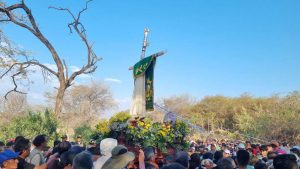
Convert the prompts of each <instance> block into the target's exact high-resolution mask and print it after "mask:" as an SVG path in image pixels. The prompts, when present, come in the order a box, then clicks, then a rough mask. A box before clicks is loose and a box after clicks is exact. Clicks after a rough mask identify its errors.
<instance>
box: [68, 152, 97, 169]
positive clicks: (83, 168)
mask: <svg viewBox="0 0 300 169" xmlns="http://www.w3.org/2000/svg"><path fill="white" fill-rule="evenodd" d="M72 167H73V169H92V168H93V160H92V155H91V154H90V153H88V152H87V151H83V152H81V153H79V154H77V155H76V156H75V158H74V159H73V166H72Z"/></svg>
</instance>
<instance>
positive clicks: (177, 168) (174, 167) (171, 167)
mask: <svg viewBox="0 0 300 169" xmlns="http://www.w3.org/2000/svg"><path fill="white" fill-rule="evenodd" d="M161 169H186V168H185V167H183V166H182V165H180V164H178V163H171V164H167V165H165V166H163V167H162V168H161Z"/></svg>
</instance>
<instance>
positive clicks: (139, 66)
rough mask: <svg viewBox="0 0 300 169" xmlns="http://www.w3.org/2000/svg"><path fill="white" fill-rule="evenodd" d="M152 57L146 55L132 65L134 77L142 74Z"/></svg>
mask: <svg viewBox="0 0 300 169" xmlns="http://www.w3.org/2000/svg"><path fill="white" fill-rule="evenodd" d="M153 59H154V57H152V56H148V57H146V58H144V59H142V60H141V61H139V62H137V63H136V64H135V65H134V67H133V76H134V79H136V78H138V77H140V76H143V75H144V73H145V71H146V70H147V69H148V67H149V66H150V64H151V62H152V60H153Z"/></svg>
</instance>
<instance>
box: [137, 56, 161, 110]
mask: <svg viewBox="0 0 300 169" xmlns="http://www.w3.org/2000/svg"><path fill="white" fill-rule="evenodd" d="M155 62H156V57H152V56H149V57H146V58H144V59H143V60H141V61H139V62H138V63H136V64H135V65H134V69H133V75H134V79H136V78H138V77H140V76H143V75H145V97H146V98H145V100H146V111H152V110H153V109H154V108H153V103H154V87H153V80H154V67H155Z"/></svg>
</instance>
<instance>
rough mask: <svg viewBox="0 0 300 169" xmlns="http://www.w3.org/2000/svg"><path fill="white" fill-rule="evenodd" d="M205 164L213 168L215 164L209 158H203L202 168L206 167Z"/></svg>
mask: <svg viewBox="0 0 300 169" xmlns="http://www.w3.org/2000/svg"><path fill="white" fill-rule="evenodd" d="M206 165H212V167H213V168H214V167H216V166H217V165H216V164H215V163H214V162H213V161H212V160H211V159H205V160H202V161H201V166H202V168H203V169H206Z"/></svg>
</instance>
